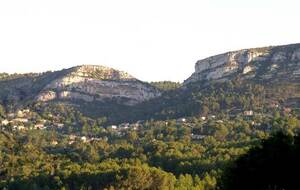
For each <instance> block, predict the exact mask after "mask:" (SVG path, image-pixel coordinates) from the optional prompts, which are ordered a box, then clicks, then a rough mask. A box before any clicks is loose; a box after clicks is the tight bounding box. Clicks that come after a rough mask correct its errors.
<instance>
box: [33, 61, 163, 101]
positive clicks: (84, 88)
mask: <svg viewBox="0 0 300 190" xmlns="http://www.w3.org/2000/svg"><path fill="white" fill-rule="evenodd" d="M49 92H51V94H49ZM160 94H161V93H160V92H159V91H158V90H157V89H156V88H154V87H152V86H151V85H149V84H146V83H144V82H141V81H139V80H137V79H135V78H133V77H132V76H131V75H129V74H128V73H125V72H122V71H117V70H115V69H111V68H107V67H103V66H79V67H74V68H71V69H70V72H68V74H66V75H63V76H62V77H61V78H57V79H55V80H54V81H52V82H51V83H50V84H48V85H47V86H46V87H45V88H44V90H43V92H42V93H41V94H39V96H38V98H37V99H38V100H39V101H44V102H46V101H49V100H53V99H63V100H68V99H69V100H83V101H87V102H92V101H103V100H106V99H113V98H114V99H123V100H124V99H126V101H125V102H123V103H124V104H127V105H133V104H136V103H140V102H143V101H146V100H149V99H152V98H155V97H157V96H160Z"/></svg>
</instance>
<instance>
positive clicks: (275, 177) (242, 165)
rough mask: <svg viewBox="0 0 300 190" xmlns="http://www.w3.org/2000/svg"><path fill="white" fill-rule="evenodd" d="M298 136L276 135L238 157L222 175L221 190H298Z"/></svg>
mask: <svg viewBox="0 0 300 190" xmlns="http://www.w3.org/2000/svg"><path fill="white" fill-rule="evenodd" d="M299 159H300V137H299V136H292V135H290V134H285V133H282V132H280V133H277V134H276V135H274V136H273V137H271V138H270V139H267V140H265V141H263V143H262V144H261V145H259V146H256V147H254V148H252V149H251V150H250V151H249V152H248V153H247V154H246V155H243V156H241V157H240V158H239V159H238V160H237V161H235V162H234V163H233V164H232V165H231V166H230V167H229V168H228V169H227V171H226V172H225V173H224V174H223V180H222V183H221V182H220V183H221V185H220V186H221V189H223V190H227V189H228V190H229V189H230V190H235V189H236V190H239V189H245V190H248V189H249V190H252V189H257V190H266V189H271V190H277V189H279V190H283V189H285V190H293V189H300V185H299V182H298V178H297V175H295V174H296V173H297V172H298V170H299V169H300V163H299Z"/></svg>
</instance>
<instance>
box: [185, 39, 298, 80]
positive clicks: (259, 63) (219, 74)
mask: <svg viewBox="0 0 300 190" xmlns="http://www.w3.org/2000/svg"><path fill="white" fill-rule="evenodd" d="M299 63H300V44H292V45H286V46H275V47H265V48H256V49H245V50H239V51H233V52H228V53H224V54H220V55H216V56H212V57H208V58H206V59H203V60H200V61H198V62H197V63H196V66H195V72H194V74H192V76H191V77H190V78H188V79H187V80H186V81H185V82H184V83H185V84H188V83H191V82H195V81H207V80H216V81H218V80H221V81H224V80H228V79H230V77H231V76H238V75H239V76H240V78H249V77H258V78H262V79H264V78H272V76H275V75H276V76H277V75H278V74H280V72H276V71H278V70H281V71H284V72H285V74H291V75H293V74H295V72H294V69H295V68H297V66H298V65H299ZM298 68H299V67H298ZM256 74H259V76H258V75H256ZM281 74H283V73H281ZM296 74H297V72H296Z"/></svg>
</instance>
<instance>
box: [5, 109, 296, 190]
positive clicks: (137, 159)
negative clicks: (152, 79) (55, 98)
mask: <svg viewBox="0 0 300 190" xmlns="http://www.w3.org/2000/svg"><path fill="white" fill-rule="evenodd" d="M37 109H38V108H37ZM64 109H65V110H64ZM0 110H2V111H1V112H0V113H1V115H2V116H1V117H3V118H5V116H6V111H5V109H4V108H2V109H0ZM62 113H64V114H62ZM30 114H31V115H32V118H34V119H32V121H31V122H33V120H43V119H47V120H48V122H50V121H51V119H52V120H55V121H56V122H58V121H59V120H60V121H61V122H63V121H65V124H68V125H65V127H63V128H60V129H57V128H47V129H44V130H38V129H31V130H13V126H11V125H10V124H9V125H7V126H2V127H1V133H0V163H1V164H0V188H1V189H22V190H23V189H137V190H138V189H178V190H179V189H180V190H181V189H198V190H215V189H219V188H220V187H218V186H219V185H218V184H220V181H221V180H222V175H223V172H224V170H226V168H228V166H230V165H232V163H233V162H234V160H236V159H238V158H239V157H240V156H241V155H244V154H246V153H247V152H248V151H249V150H252V148H253V147H256V146H258V145H259V144H260V142H261V140H264V139H268V138H269V136H270V134H272V133H274V132H276V131H284V132H285V133H288V134H290V135H294V134H297V132H298V131H299V129H300V125H299V124H300V121H299V118H298V117H297V115H298V114H297V113H296V112H290V113H288V114H287V113H285V112H283V111H282V112H281V111H277V112H274V113H273V115H271V116H262V115H259V114H257V115H253V116H237V117H236V118H227V117H226V116H222V115H220V116H209V115H208V116H207V118H205V119H204V118H203V117H199V116H194V117H187V118H184V119H169V120H156V121H155V120H146V121H144V122H142V123H139V124H136V127H132V126H131V127H129V128H126V127H122V125H120V126H118V128H114V127H113V126H105V127H104V123H106V118H98V119H92V118H88V117H86V116H84V115H82V114H81V113H80V112H78V111H76V110H72V109H69V108H66V107H63V106H61V107H59V106H58V107H55V109H54V108H50V107H49V109H48V110H43V112H42V111H41V112H39V113H38V112H33V113H30ZM75 123H77V124H75ZM29 125H32V124H29Z"/></svg>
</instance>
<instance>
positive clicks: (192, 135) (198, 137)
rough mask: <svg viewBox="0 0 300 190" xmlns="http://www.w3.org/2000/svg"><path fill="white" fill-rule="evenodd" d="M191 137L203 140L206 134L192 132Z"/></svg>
mask: <svg viewBox="0 0 300 190" xmlns="http://www.w3.org/2000/svg"><path fill="white" fill-rule="evenodd" d="M191 137H192V139H193V140H201V139H204V138H205V137H206V136H205V135H195V134H193V133H192V134H191Z"/></svg>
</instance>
